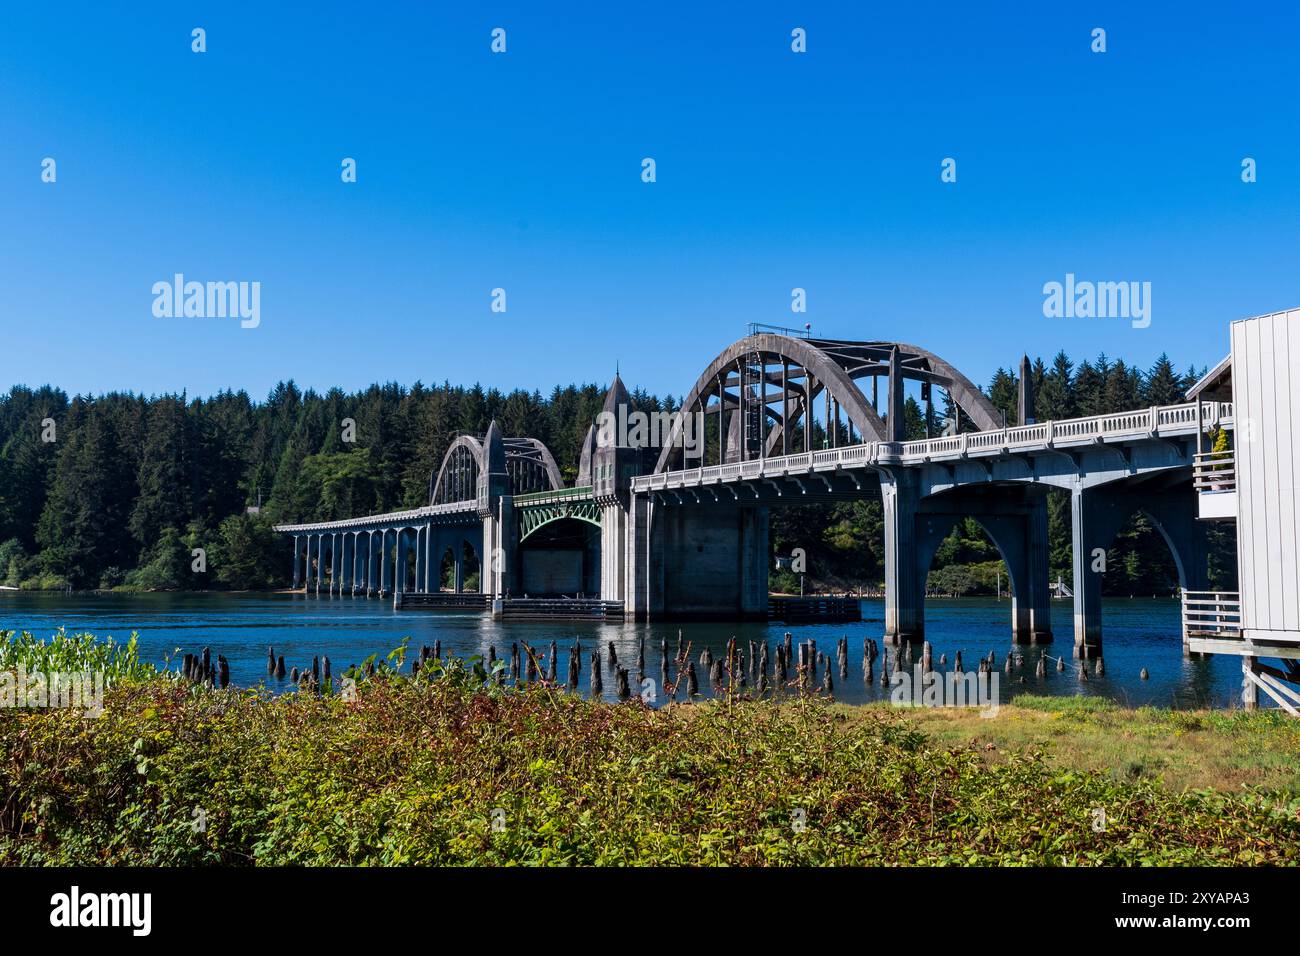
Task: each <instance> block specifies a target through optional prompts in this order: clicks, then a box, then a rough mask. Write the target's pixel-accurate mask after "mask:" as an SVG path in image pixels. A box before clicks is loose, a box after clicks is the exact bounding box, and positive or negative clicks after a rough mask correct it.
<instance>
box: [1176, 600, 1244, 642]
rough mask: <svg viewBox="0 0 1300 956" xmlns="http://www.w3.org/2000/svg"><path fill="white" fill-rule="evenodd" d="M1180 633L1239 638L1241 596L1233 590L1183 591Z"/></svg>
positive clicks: (1188, 635)
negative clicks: (1181, 629) (1181, 628)
mask: <svg viewBox="0 0 1300 956" xmlns="http://www.w3.org/2000/svg"><path fill="white" fill-rule="evenodd" d="M1183 636H1184V637H1212V638H1227V639H1232V640H1235V639H1236V638H1239V637H1241V595H1240V594H1239V593H1238V592H1236V591H1184V592H1183Z"/></svg>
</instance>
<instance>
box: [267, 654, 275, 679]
mask: <svg viewBox="0 0 1300 956" xmlns="http://www.w3.org/2000/svg"><path fill="white" fill-rule="evenodd" d="M274 674H275V648H274V647H268V648H267V649H266V676H267V677H270V676H272V675H274Z"/></svg>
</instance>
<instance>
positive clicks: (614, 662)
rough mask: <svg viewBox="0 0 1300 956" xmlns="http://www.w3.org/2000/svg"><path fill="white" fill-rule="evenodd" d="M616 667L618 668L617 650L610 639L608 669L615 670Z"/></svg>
mask: <svg viewBox="0 0 1300 956" xmlns="http://www.w3.org/2000/svg"><path fill="white" fill-rule="evenodd" d="M617 668H618V651H616V650H614V642H613V641H610V642H609V669H610V670H616V669H617Z"/></svg>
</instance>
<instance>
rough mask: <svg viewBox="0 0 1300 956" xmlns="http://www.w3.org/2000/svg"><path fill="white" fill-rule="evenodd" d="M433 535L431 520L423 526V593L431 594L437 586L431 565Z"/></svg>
mask: <svg viewBox="0 0 1300 956" xmlns="http://www.w3.org/2000/svg"><path fill="white" fill-rule="evenodd" d="M434 537H435V535H434V527H433V522H429V523H428V524H426V525H425V526H424V593H425V594H432V593H433V592H434V591H436V590H438V588H437V587H436V585H435V584H434V577H435V574H436V571H435V569H434V567H433V562H434V553H433V539H434Z"/></svg>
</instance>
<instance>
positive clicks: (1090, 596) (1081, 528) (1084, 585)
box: [1070, 483, 1114, 657]
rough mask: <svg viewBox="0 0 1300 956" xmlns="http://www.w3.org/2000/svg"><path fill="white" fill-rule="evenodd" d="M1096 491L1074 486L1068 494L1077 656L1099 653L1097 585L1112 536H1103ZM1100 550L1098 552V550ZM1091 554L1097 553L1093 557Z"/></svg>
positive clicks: (1102, 523) (1099, 596)
mask: <svg viewBox="0 0 1300 956" xmlns="http://www.w3.org/2000/svg"><path fill="white" fill-rule="evenodd" d="M1100 493H1101V492H1100V490H1099V489H1086V488H1084V487H1083V486H1082V485H1081V484H1078V483H1076V484H1075V486H1074V488H1073V489H1071V491H1070V526H1071V557H1072V563H1073V565H1074V573H1073V577H1072V580H1073V588H1074V647H1075V652H1076V653H1077V654H1079V656H1081V657H1095V656H1097V655H1098V654H1100V653H1101V585H1102V580H1103V578H1102V575H1103V574H1104V571H1103V570H1102V568H1103V567H1104V552H1105V550H1106V549H1107V548H1108V547H1110V542H1111V539H1112V538H1113V537H1114V535H1113V534H1107V533H1106V529H1105V527H1104V526H1105V525H1108V524H1109V522H1105V521H1104V520H1103V516H1102V515H1101V514H1099V513H1098V506H1097V496H1098V495H1099V494H1100ZM1099 549H1100V550H1099ZM1094 552H1098V553H1097V554H1094Z"/></svg>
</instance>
